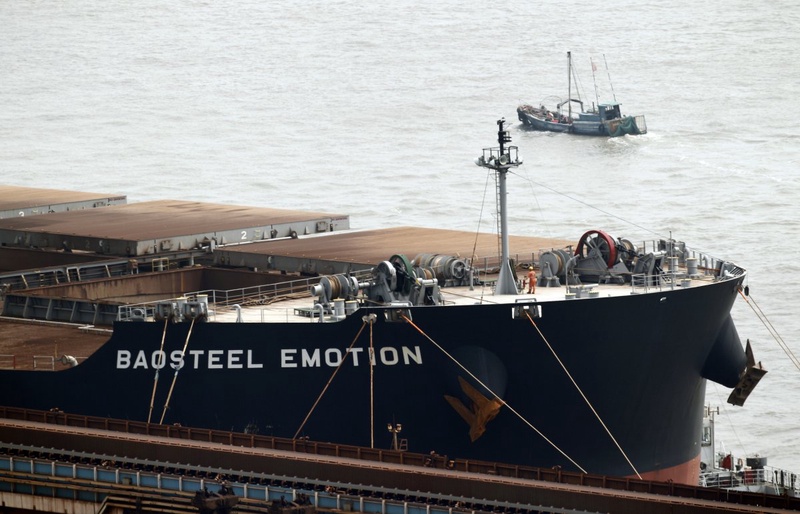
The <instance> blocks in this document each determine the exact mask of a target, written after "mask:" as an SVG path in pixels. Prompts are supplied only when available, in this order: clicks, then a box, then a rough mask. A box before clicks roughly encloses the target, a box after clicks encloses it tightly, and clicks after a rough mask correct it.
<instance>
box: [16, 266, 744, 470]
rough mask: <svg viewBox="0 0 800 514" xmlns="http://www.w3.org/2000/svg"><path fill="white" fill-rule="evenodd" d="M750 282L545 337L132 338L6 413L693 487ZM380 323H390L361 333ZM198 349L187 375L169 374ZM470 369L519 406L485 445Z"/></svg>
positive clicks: (280, 333)
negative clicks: (713, 391)
mask: <svg viewBox="0 0 800 514" xmlns="http://www.w3.org/2000/svg"><path fill="white" fill-rule="evenodd" d="M741 280H742V277H739V278H735V279H728V280H725V281H720V282H718V283H714V284H711V285H706V286H702V287H693V288H687V289H676V290H672V291H664V292H659V293H655V294H642V295H628V296H618V297H608V298H596V299H578V300H569V301H567V300H564V301H557V302H543V303H541V304H540V306H541V311H542V316H541V318H539V319H537V320H536V321H535V325H536V326H534V324H533V323H532V322H531V321H530V320H529V319H527V318H524V317H523V318H517V319H515V318H514V317H513V316H512V309H513V307H512V306H511V305H493V304H483V305H468V306H425V307H415V308H410V309H409V312H410V315H411V317H412V320H413V325H412V324H410V323H407V322H403V321H388V320H387V319H386V316H385V313H386V311H384V309H364V308H362V309H359V310H358V311H357V312H356V313H355V314H352V315H350V316H348V317H346V318H345V319H343V320H341V321H338V322H334V323H307V324H306V323H301V324H297V323H277V324H276V323H195V324H194V325H191V324H190V323H188V322H182V323H178V324H172V323H169V324H164V323H161V322H146V321H141V322H118V323H117V324H116V325H115V327H114V333H113V335H112V337H111V339H110V340H109V341H108V342H107V343H106V344H105V345H103V346H102V347H101V348H100V349H99V350H98V351H97V352H95V353H94V354H93V355H92V356H90V357H89V358H88V359H87V360H86V361H84V362H83V363H81V364H79V365H78V366H76V367H74V368H69V369H66V370H63V371H56V372H37V371H8V370H6V371H0V387H2V388H3V390H4V391H11V390H14V391H16V392H15V393H14V394H13V395H4V403H5V404H7V405H8V406H16V407H26V408H36V409H45V410H46V409H51V408H59V409H61V410H63V411H66V412H70V413H77V414H85V415H95V416H108V417H114V418H122V419H132V420H147V419H148V417H151V418H152V421H153V422H160V421H161V417H162V415H163V416H164V419H163V422H164V423H167V424H173V423H180V424H182V425H184V426H195V427H208V428H215V429H224V430H237V431H241V430H245V429H246V428H247V429H248V430H256V429H257V430H258V431H259V433H261V434H268V435H276V436H283V437H295V436H308V437H309V438H310V439H312V440H317V441H326V442H334V443H341V444H353V445H361V446H369V445H370V441H371V440H373V439H374V441H375V442H374V444H375V446H377V447H384V448H389V447H391V444H392V434H391V433H390V432H388V431H387V423H392V424H394V423H401V424H402V433H401V434H400V436H401V437H402V438H403V439H406V440H407V442H408V449H409V450H410V451H415V452H424V453H427V452H429V451H436V452H437V453H439V454H441V455H447V456H449V457H450V458H459V459H478V460H487V461H501V462H507V463H516V464H520V465H531V466H542V467H551V466H561V467H563V468H564V469H573V470H575V469H577V470H580V469H583V470H585V471H587V472H591V473H600V474H608V475H617V476H630V475H634V476H635V475H636V473H639V474H642V475H645V474H655V475H658V472H659V471H660V470H668V469H670V468H675V469H683V470H684V471H682V472H681V473H684V474H685V468H686V463H689V462H694V461H695V460H696V459H697V458H698V456H699V451H700V446H699V438H700V434H701V432H702V414H703V404H704V400H705V388H706V379H705V378H704V377H703V376H702V370H703V368H704V367H705V365H706V361H707V359H708V357H709V355H710V354H711V353H712V348H714V347H715V346H716V348H715V349H714V353H715V354H720V352H721V353H728V354H730V355H732V356H733V357H731V358H730V359H729V360H730V361H731V362H732V363H734V364H732V365H731V369H730V370H728V372H729V374H733V375H735V374H736V373H738V372H739V371H741V370H737V369H735V368H737V367H738V364H737V363H738V362H740V360H741V359H739V354H740V353H741V355H742V358H743V355H744V352H743V350H742V348H741V344H739V343H738V341H735V342H733V343H732V344H730V345H728V346H729V347H726V348H722V349H720V348H719V345H720V343H719V341H718V338H717V335H718V333H719V332H720V330H721V329H722V327H723V326H724V325H725V323H726V320H727V319H728V316H729V312H730V308H731V306H732V304H733V302H734V300H735V297H736V290H737V287H738V286H739V285H740V283H741ZM370 313H374V314H377V320H376V322H375V324H374V326H372V327H369V326H367V327H366V328H365V329H364V330H363V331H361V329H362V326H363V324H364V321H363V317H364V316H365V315H367V314H370ZM165 327H166V332H164V329H165ZM370 328H371V330H370ZM190 332H191V333H190ZM359 334H360V335H359ZM543 336H544V337H543ZM162 337H163V338H164V349H163V354H162V353H160V347H161V341H162ZM187 338H188V343H187ZM351 343H352V344H353V350H352V353H350V354H346V350H347V348H348V346H350V345H351ZM370 345H373V347H374V349H375V352H374V354H375V358H374V362H375V365H374V366H370V365H369V361H370V359H369V358H368V355H369V348H370ZM184 346H186V351H185V354H184V355H185V357H184V359H183V363H184V365H183V367H182V368H180V370H179V371H178V372H177V376H176V373H175V370H174V369H173V368H172V367H170V364H173V363H177V362H180V359H179V357H180V356H181V352H182V349H183V348H184ZM550 348H552V350H553V351H554V352H555V353H556V354H557V355H558V359H559V360H560V361H561V362H562V363H563V364H564V366H565V367H566V369H567V370H568V371H569V376H568V375H567V374H566V373H565V371H564V369H562V367H561V366H560V365H559V362H558V360H557V359H556V358H555V357H554V355H553V353H552V352H551V349H550ZM162 355H163V359H162ZM341 361H343V364H342V365H341V366H340V367H339V368H338V372H336V374H335V376H334V372H335V371H336V370H337V366H338V364H339V363H340V362H341ZM455 361H458V363H459V364H456V362H455ZM164 364H166V366H165V367H162V368H161V369H160V371H159V372H158V378H157V380H156V368H159V367H161V366H163V365H164ZM461 366H463V367H464V368H467V369H469V370H470V373H472V374H473V375H474V376H476V377H478V378H480V380H481V382H482V383H483V384H484V385H485V386H488V387H489V388H491V389H492V391H494V392H495V393H496V394H498V395H499V396H500V397H501V398H502V399H503V401H504V402H506V404H507V405H506V406H503V407H501V408H500V411H499V413H498V414H497V415H496V417H495V418H494V419H491V420H489V421H488V422H486V423H484V424H483V427H482V429H483V431H482V432H481V433H480V434H479V436H478V437H477V438H476V439H475V440H474V441H473V440H472V439H473V438H472V437H471V436H470V426H468V424H467V422H466V421H465V420H464V417H463V416H462V414H460V413H459V412H458V411H457V409H455V408H453V407H452V405H453V403H452V402H449V401H448V400H447V397H448V396H449V397H451V398H455V399H458V401H460V402H462V403H463V404H464V405H466V406H467V407H468V408H469V407H470V405H471V404H470V397H469V395H467V394H465V389H464V387H463V385H462V383H461V382H460V381H459V377H461V378H462V379H466V381H468V382H472V384H473V385H474V387H475V388H476V390H478V391H479V392H481V393H482V394H483V395H484V396H487V397H489V398H491V396H492V395H491V393H489V392H487V390H486V389H485V387H484V385H480V384H478V383H476V382H475V381H474V379H471V377H469V376H467V374H466V373H465V372H464V370H463V369H462V367H461ZM570 376H571V377H572V379H574V380H575V382H576V383H577V384H578V385H579V386H580V389H581V391H582V393H581V392H579V391H578V390H577V389H576V387H575V385H573V383H572V381H571V379H570ZM173 381H174V385H173ZM371 384H372V385H371ZM154 386H155V395H154V396H153V391H154ZM170 390H171V391H172V393H171V395H170ZM323 391H325V393H324V394H322V393H323ZM371 392H372V397H373V398H374V399H373V400H371V399H370V398H371ZM582 394H584V395H585V396H586V398H587V399H588V401H589V402H591V404H592V407H593V408H594V410H595V411H596V412H597V413H598V414H599V415H600V417H601V418H602V422H603V424H605V426H606V427H607V428H608V430H609V431H610V432H611V434H613V437H614V439H612V438H611V437H610V436H609V435H608V434H607V433H606V431H605V429H604V428H603V425H602V424H601V422H600V421H598V419H597V418H596V417H595V415H594V414H593V413H592V409H590V408H589V406H587V404H586V402H585V401H584V399H583V398H582ZM151 398H154V400H153V401H152V405H153V409H152V411H151V409H150V405H151ZM317 400H319V401H318V403H317V404H316V407H314V405H315V402H317ZM512 409H513V411H512ZM514 412H516V413H518V414H519V416H517V415H515V413H514ZM309 413H310V414H309ZM306 417H308V419H307V421H306V422H305V423H304V419H306ZM371 420H374V429H373V428H372V427H371ZM531 425H532V426H533V427H535V428H536V430H538V431H540V432H541V433H542V434H544V435H545V436H547V437H548V438H549V439H550V440H551V441H552V443H553V444H554V445H555V446H557V447H558V449H556V448H554V447H553V446H551V444H550V443H548V442H547V441H546V440H544V439H543V438H542V437H541V436H540V435H538V434H537V433H536V431H534V430H533V429H532V428H531ZM479 428H481V427H479ZM473 435H474V432H473ZM615 440H616V442H615ZM618 445H619V447H621V448H622V450H624V452H625V453H624V455H623V454H622V453H621V452H620V449H619V448H618ZM562 452H563V454H562ZM565 454H566V456H565ZM567 456H568V457H567ZM697 472H699V468H698V470H696V472H695V474H694V475H693V476H690V477H685V480H686V481H687V483H692V481H693V480H694V481H696V480H697ZM682 480H683V479H682Z"/></svg>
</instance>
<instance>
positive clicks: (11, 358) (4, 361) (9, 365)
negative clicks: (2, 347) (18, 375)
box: [0, 353, 17, 369]
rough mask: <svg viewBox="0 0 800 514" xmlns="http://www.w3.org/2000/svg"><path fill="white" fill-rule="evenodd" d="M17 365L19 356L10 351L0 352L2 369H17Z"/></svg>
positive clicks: (0, 367) (0, 366)
mask: <svg viewBox="0 0 800 514" xmlns="http://www.w3.org/2000/svg"><path fill="white" fill-rule="evenodd" d="M16 367H17V356H16V355H13V354H10V353H3V354H0V369H15V368H16Z"/></svg>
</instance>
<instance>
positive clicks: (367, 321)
mask: <svg viewBox="0 0 800 514" xmlns="http://www.w3.org/2000/svg"><path fill="white" fill-rule="evenodd" d="M362 319H363V320H364V322H363V323H362V324H361V328H359V329H358V333H357V334H356V336H355V337H354V338H353V342H352V343H350V346H348V347H347V351H346V352H345V354H344V357H342V360H341V361H340V362H339V365H338V366H336V369H334V370H333V373H331V378H329V379H328V382H327V383H326V384H325V387H323V388H322V391H321V392H320V393H319V396H317V400H316V401H315V402H314V405H312V406H311V409H310V410H309V411H308V414H306V417H305V419H303V422H302V423H300V427H299V428H298V429H297V432H295V433H294V436H293V437H292V439H297V436H299V435H300V432H302V431H303V427H304V426H306V423H307V422H308V419H309V418H310V417H311V414H313V412H314V409H316V408H317V405H319V402H320V400H322V397H323V396H325V393H326V392H327V391H328V387H330V385H331V382H333V379H334V377H336V374H337V373H339V370H340V369H341V368H342V365H343V364H344V362H345V361H346V360H347V356H348V355H350V352H351V350H352V349H353V346H355V344H356V341H358V338H359V336H361V332H363V331H364V327H366V326H367V324H369V325H372V323H373V322H374V321H375V317H374V315H373V314H370V315H368V316H364V317H363V318H362ZM370 362H371V361H370Z"/></svg>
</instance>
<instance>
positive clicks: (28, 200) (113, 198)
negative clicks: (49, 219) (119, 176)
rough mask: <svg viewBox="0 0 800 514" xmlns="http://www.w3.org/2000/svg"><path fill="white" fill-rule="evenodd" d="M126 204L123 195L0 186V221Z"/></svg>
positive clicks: (125, 198)
mask: <svg viewBox="0 0 800 514" xmlns="http://www.w3.org/2000/svg"><path fill="white" fill-rule="evenodd" d="M126 203H127V197H126V196H125V195H118V194H107V193H88V192H81V191H65V190H59V189H41V188H34V187H21V186H5V185H0V220H3V219H6V218H23V217H30V216H36V215H39V214H53V213H57V212H67V211H79V210H85V209H94V208H97V207H108V206H110V205H125V204H126Z"/></svg>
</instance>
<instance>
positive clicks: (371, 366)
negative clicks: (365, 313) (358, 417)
mask: <svg viewBox="0 0 800 514" xmlns="http://www.w3.org/2000/svg"><path fill="white" fill-rule="evenodd" d="M373 325H374V323H370V324H369V447H370V448H375V364H374V355H375V350H374V349H373V348H374V347H373V346H372V326H373ZM396 449H397V448H395V450H396Z"/></svg>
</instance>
